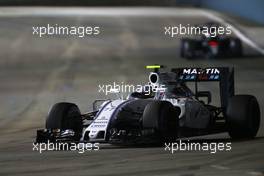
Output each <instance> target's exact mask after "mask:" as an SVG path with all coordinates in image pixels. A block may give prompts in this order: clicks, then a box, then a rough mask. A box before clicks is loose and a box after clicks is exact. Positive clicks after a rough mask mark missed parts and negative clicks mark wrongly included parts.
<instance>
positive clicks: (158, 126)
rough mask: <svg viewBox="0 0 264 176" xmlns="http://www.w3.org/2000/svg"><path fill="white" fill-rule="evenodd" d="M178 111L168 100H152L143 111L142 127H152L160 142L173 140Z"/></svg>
mask: <svg viewBox="0 0 264 176" xmlns="http://www.w3.org/2000/svg"><path fill="white" fill-rule="evenodd" d="M178 116H179V112H178V109H176V108H175V107H174V106H173V105H172V104H171V103H170V102H167V101H153V102H151V103H149V104H148V105H147V106H146V108H145V110H144V113H143V120H142V121H143V128H145V129H149V128H151V129H154V130H156V132H157V136H158V137H159V140H160V141H161V142H173V141H175V140H176V139H177V137H178V126H179V117H178Z"/></svg>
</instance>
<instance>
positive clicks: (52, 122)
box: [46, 102, 82, 133]
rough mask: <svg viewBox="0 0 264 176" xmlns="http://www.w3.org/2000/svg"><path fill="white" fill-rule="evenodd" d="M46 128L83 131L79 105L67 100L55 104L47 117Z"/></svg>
mask: <svg viewBox="0 0 264 176" xmlns="http://www.w3.org/2000/svg"><path fill="white" fill-rule="evenodd" d="M46 129H61V130H66V129H71V130H73V131H74V132H76V133H81V132H82V118H81V113H80V110H79V108H78V106H77V105H76V104H73V103H66V102H62V103H57V104H55V105H53V107H52V108H51V110H50V112H49V114H48V117H47V119H46Z"/></svg>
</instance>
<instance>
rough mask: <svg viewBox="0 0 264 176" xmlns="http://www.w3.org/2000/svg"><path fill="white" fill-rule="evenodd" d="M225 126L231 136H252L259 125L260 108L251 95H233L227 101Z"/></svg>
mask: <svg viewBox="0 0 264 176" xmlns="http://www.w3.org/2000/svg"><path fill="white" fill-rule="evenodd" d="M226 116H227V119H226V120H227V128H228V132H229V135H230V137H231V138H233V139H243V138H254V137H255V136H256V134H257V132H258V129H259V125H260V109H259V104H258V101H257V99H256V98H255V97H254V96H252V95H236V96H233V97H232V98H231V99H230V100H229V103H228V106H227V110H226Z"/></svg>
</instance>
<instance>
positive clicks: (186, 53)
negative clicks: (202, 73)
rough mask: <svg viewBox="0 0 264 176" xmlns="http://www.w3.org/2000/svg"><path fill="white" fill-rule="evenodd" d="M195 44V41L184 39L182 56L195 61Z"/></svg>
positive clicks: (182, 41)
mask: <svg viewBox="0 0 264 176" xmlns="http://www.w3.org/2000/svg"><path fill="white" fill-rule="evenodd" d="M195 44H196V43H195V41H193V40H190V39H182V40H181V50H180V56H181V57H183V58H187V59H193V58H194V54H193V50H195Z"/></svg>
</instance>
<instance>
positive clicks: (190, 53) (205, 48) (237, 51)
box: [180, 22, 243, 59]
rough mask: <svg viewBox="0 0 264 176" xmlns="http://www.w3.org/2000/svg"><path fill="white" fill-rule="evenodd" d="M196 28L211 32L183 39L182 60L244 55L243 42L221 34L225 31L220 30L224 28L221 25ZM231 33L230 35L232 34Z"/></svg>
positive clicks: (181, 45)
mask: <svg viewBox="0 0 264 176" xmlns="http://www.w3.org/2000/svg"><path fill="white" fill-rule="evenodd" d="M195 28H196V29H199V30H200V31H202V30H203V29H211V30H210V31H209V32H208V31H207V32H206V33H199V34H198V35H196V36H195V37H193V38H182V39H181V44H180V56H181V57H182V58H187V59H194V58H203V57H205V58H217V57H221V58H224V57H240V56H242V55H243V48H242V42H241V40H240V39H239V38H237V37H232V36H230V35H227V34H225V33H223V34H219V33H218V32H219V31H222V32H223V31H224V30H223V29H220V28H223V26H221V25H220V24H218V23H215V22H209V23H205V24H203V25H199V26H196V27H195ZM230 31H231V30H229V31H228V32H229V33H228V34H231V32H230ZM212 34H213V35H212Z"/></svg>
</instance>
